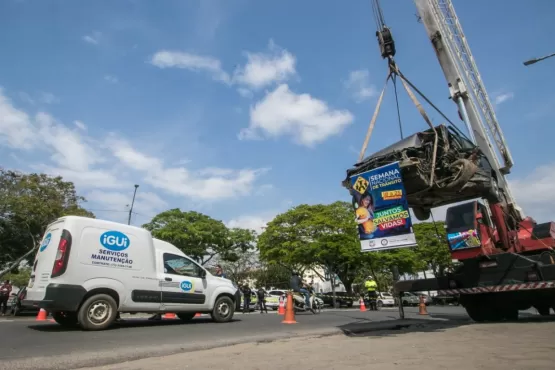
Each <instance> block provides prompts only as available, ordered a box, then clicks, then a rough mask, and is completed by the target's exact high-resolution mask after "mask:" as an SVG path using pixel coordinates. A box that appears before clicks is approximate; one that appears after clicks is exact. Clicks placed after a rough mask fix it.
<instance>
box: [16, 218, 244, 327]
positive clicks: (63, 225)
mask: <svg viewBox="0 0 555 370" xmlns="http://www.w3.org/2000/svg"><path fill="white" fill-rule="evenodd" d="M239 300H240V293H239V292H238V290H237V288H236V287H235V286H234V284H233V283H232V282H231V281H230V280H228V279H224V278H220V277H216V276H213V275H212V274H210V272H208V271H206V270H205V269H204V268H203V267H202V266H200V265H198V264H197V263H196V262H194V261H193V260H192V259H190V258H189V257H187V256H186V255H185V254H183V252H181V251H180V250H179V249H177V248H176V247H174V246H173V245H171V244H170V243H167V242H164V241H162V240H158V239H155V238H153V237H152V235H151V234H150V232H149V231H148V230H145V229H142V228H139V227H134V226H128V225H124V224H119V223H115V222H110V221H103V220H98V219H93V218H85V217H76V216H67V217H62V218H59V219H58V220H56V221H55V222H53V223H52V224H50V225H49V226H48V228H47V229H46V232H45V235H44V237H43V239H42V242H41V244H40V247H39V250H38V252H37V256H36V258H35V262H34V264H33V271H32V273H31V279H30V280H29V285H28V288H27V297H26V299H25V301H24V304H29V305H32V306H35V307H40V308H44V309H45V310H46V311H49V312H50V313H52V316H53V317H54V320H56V322H58V323H59V324H61V325H66V326H74V325H77V324H79V325H80V326H81V327H82V328H83V329H85V330H102V329H106V328H107V327H108V326H110V325H111V324H112V323H113V322H114V320H115V319H116V316H117V313H118V312H127V313H137V312H144V313H164V312H172V313H176V314H177V316H178V317H179V318H180V319H182V320H190V319H192V318H193V317H194V315H195V314H196V313H210V314H211V316H212V319H213V320H214V321H216V322H228V321H230V320H231V319H232V318H233V314H234V312H235V307H236V302H238V301H239Z"/></svg>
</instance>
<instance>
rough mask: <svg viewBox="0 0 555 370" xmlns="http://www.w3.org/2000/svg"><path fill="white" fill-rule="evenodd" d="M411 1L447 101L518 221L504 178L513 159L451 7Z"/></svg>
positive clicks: (432, 0)
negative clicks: (447, 93) (445, 88)
mask: <svg viewBox="0 0 555 370" xmlns="http://www.w3.org/2000/svg"><path fill="white" fill-rule="evenodd" d="M414 2H415V4H416V7H417V9H418V13H419V16H420V19H421V20H422V23H423V24H424V26H425V28H426V32H427V34H428V37H429V39H430V41H431V42H432V45H433V47H434V50H435V52H436V55H437V58H438V60H439V63H440V66H441V68H442V70H443V73H444V75H445V78H446V80H447V84H448V87H449V91H450V95H451V98H452V100H453V101H454V102H455V103H456V104H457V105H458V108H459V111H460V113H461V116H462V118H463V120H464V121H465V124H466V125H467V127H468V131H469V133H470V136H471V139H472V140H473V141H474V143H475V144H476V145H477V146H478V147H480V149H481V150H482V152H483V153H484V155H485V156H486V157H487V158H488V160H489V162H490V164H491V166H492V168H493V170H494V172H495V175H496V176H495V177H496V180H497V185H498V186H499V188H500V190H501V191H502V192H503V194H504V196H505V200H506V203H507V206H508V208H510V209H513V210H515V211H516V212H517V213H518V217H519V218H521V219H522V218H523V215H522V211H521V210H520V208H519V207H518V206H517V204H516V201H515V199H514V198H513V196H512V194H511V191H510V188H509V184H508V183H507V180H506V178H505V175H507V174H509V173H510V170H511V167H512V166H513V159H512V156H511V154H510V151H509V148H508V146H507V144H506V142H505V138H504V136H503V132H502V130H501V127H500V125H499V122H498V121H497V117H496V115H495V111H494V109H493V106H492V104H491V102H490V99H489V97H488V94H487V92H486V88H485V86H484V83H483V82H482V78H481V77H480V73H479V72H478V68H477V67H476V63H475V62H474V57H473V56H472V53H471V51H470V48H469V46H468V43H467V42H466V38H465V36H464V33H463V30H462V27H461V25H460V22H459V21H458V18H457V15H456V13H455V10H454V8H453V4H452V3H451V0H414ZM467 86H468V87H469V88H470V89H468V88H467ZM480 113H481V114H480ZM492 138H493V141H494V142H495V144H496V146H497V150H498V152H496V150H495V149H494V145H493V142H492ZM498 153H499V154H500V155H498ZM499 157H501V159H502V163H503V164H502V165H501V163H500V160H499Z"/></svg>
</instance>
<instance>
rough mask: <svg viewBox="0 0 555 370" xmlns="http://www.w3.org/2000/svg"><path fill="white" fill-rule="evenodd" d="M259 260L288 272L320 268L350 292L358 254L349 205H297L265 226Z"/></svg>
mask: <svg viewBox="0 0 555 370" xmlns="http://www.w3.org/2000/svg"><path fill="white" fill-rule="evenodd" d="M258 247H259V249H260V255H261V258H262V259H263V260H264V261H267V262H269V263H273V264H281V265H282V266H286V267H289V268H292V269H294V268H298V266H304V267H308V266H312V265H315V264H317V265H321V266H324V267H325V268H326V269H327V270H328V271H329V272H332V273H334V274H337V275H338V276H339V278H340V279H341V281H342V282H343V284H344V285H345V287H346V288H347V289H348V290H350V286H351V284H352V281H353V280H354V278H355V276H356V270H357V268H358V267H359V266H360V261H361V254H362V253H361V252H360V242H359V240H358V234H357V228H356V223H355V221H354V217H353V213H352V208H351V205H350V204H349V203H346V202H335V203H332V204H328V205H323V204H316V205H307V204H301V205H299V206H297V207H294V208H292V209H290V210H289V211H287V212H285V213H282V214H280V215H278V216H276V218H274V220H272V221H271V222H269V223H268V225H267V226H266V229H265V231H264V232H263V233H262V234H261V235H260V237H259V240H258Z"/></svg>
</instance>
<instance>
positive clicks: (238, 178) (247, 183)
mask: <svg viewBox="0 0 555 370" xmlns="http://www.w3.org/2000/svg"><path fill="white" fill-rule="evenodd" d="M110 148H112V150H113V154H114V156H115V157H116V158H118V159H119V160H120V161H121V162H122V163H123V164H125V165H126V166H127V167H130V168H132V169H134V170H138V171H142V172H144V176H145V177H144V179H143V180H144V181H145V182H146V183H148V184H150V185H152V186H154V187H155V188H158V189H161V190H164V191H166V192H168V193H170V194H174V195H179V196H185V197H188V198H194V199H200V200H206V201H213V200H217V199H224V198H233V197H237V196H244V195H248V194H250V193H251V192H252V190H253V188H254V183H255V182H256V180H257V179H258V177H259V176H260V175H262V174H263V173H264V172H266V171H267V169H242V170H233V169H229V168H215V167H214V168H212V167H209V168H205V169H201V170H197V171H191V170H189V169H187V168H186V167H183V166H178V167H165V166H164V163H163V161H162V160H161V159H159V158H156V157H153V156H149V155H146V154H143V153H140V152H138V151H137V150H135V149H134V148H133V147H132V146H131V145H130V144H129V143H128V142H127V141H125V140H122V139H115V138H111V139H110Z"/></svg>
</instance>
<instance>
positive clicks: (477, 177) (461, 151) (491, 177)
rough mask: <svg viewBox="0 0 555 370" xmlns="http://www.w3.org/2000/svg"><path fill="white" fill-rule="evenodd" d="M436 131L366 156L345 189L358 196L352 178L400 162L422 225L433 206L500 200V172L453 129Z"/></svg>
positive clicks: (410, 200)
mask: <svg viewBox="0 0 555 370" xmlns="http://www.w3.org/2000/svg"><path fill="white" fill-rule="evenodd" d="M434 129H435V133H434ZM434 129H431V128H430V129H428V130H426V131H422V132H418V133H416V134H414V135H411V136H409V137H407V138H405V139H403V140H401V141H399V142H397V143H395V144H393V145H390V146H388V147H387V148H385V149H382V150H380V151H378V152H376V153H374V154H372V155H370V156H368V157H366V158H365V159H363V160H362V161H361V162H359V163H357V164H355V165H354V167H353V168H351V169H349V170H347V178H346V179H345V180H344V181H343V182H342V185H343V186H344V187H346V188H347V189H348V190H349V191H351V192H352V191H353V190H352V189H351V183H350V177H352V176H355V175H358V174H361V173H363V172H366V171H370V170H372V169H374V168H378V167H381V166H384V165H387V164H390V163H393V162H399V166H400V168H401V173H402V176H403V183H404V186H405V190H406V192H407V200H408V203H409V206H410V207H411V208H412V210H413V212H414V215H415V217H416V218H417V219H419V220H421V221H424V220H427V219H429V217H430V214H431V209H432V208H435V207H439V206H442V205H446V204H451V203H455V202H462V201H465V200H470V199H475V198H486V199H487V200H488V201H490V202H493V203H497V202H499V196H500V195H499V189H498V186H497V179H496V174H495V171H493V169H492V166H491V164H490V163H489V161H488V160H487V158H486V157H485V155H484V154H483V153H482V151H481V150H480V149H479V148H478V147H477V146H476V145H474V144H473V143H472V142H471V141H470V140H469V139H468V138H466V137H465V136H464V134H463V133H462V132H460V131H459V130H456V129H454V128H453V127H451V126H446V125H438V126H436V127H435V128H434ZM436 133H437V148H436V156H435V169H434V168H433V167H432V166H433V162H434V147H435V145H436ZM432 175H433V176H432Z"/></svg>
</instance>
